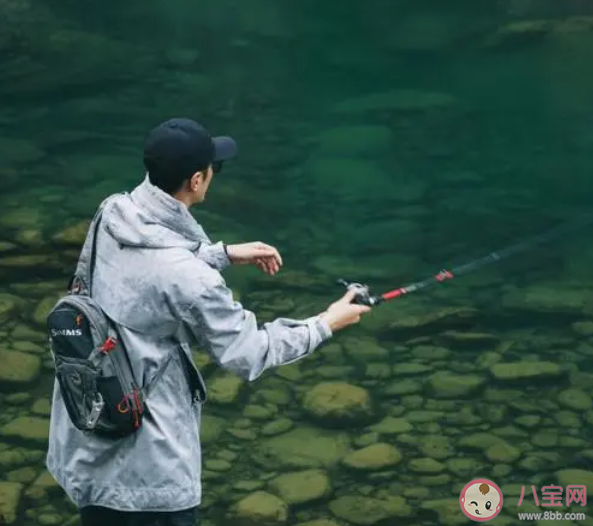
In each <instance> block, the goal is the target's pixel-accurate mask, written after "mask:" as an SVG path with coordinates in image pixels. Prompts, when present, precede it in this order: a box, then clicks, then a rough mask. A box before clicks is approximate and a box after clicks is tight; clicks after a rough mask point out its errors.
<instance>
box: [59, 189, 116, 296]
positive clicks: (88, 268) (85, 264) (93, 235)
mask: <svg viewBox="0 0 593 526" xmlns="http://www.w3.org/2000/svg"><path fill="white" fill-rule="evenodd" d="M121 195H123V194H122V193H120V194H116V195H114V196H111V197H108V198H107V199H105V200H104V201H103V202H102V203H101V205H100V206H99V208H98V210H97V212H96V213H95V217H93V219H92V221H91V224H90V227H89V234H88V235H87V238H86V240H85V242H84V245H83V247H82V250H81V252H80V257H79V258H78V265H77V267H76V271H75V272H74V275H73V276H72V277H71V278H70V282H69V283H68V290H69V291H70V292H71V293H73V294H79V293H84V294H88V295H89V296H90V295H91V289H92V280H93V273H94V271H95V264H96V262H97V238H98V235H99V227H100V225H101V219H102V216H103V210H104V209H105V206H106V205H107V203H108V202H109V201H111V200H112V198H115V197H118V196H121Z"/></svg>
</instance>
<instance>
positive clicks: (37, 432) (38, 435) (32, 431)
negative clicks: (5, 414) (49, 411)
mask: <svg viewBox="0 0 593 526" xmlns="http://www.w3.org/2000/svg"><path fill="white" fill-rule="evenodd" d="M48 436H49V419H46V418H37V417H28V416H20V417H18V418H15V419H14V420H11V421H10V422H9V423H8V424H6V425H4V426H2V427H0V437H4V438H7V439H13V440H15V439H20V440H23V441H33V442H38V443H40V444H45V442H46V441H47V438H48Z"/></svg>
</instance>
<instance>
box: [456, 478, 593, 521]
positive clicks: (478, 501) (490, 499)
mask: <svg viewBox="0 0 593 526" xmlns="http://www.w3.org/2000/svg"><path fill="white" fill-rule="evenodd" d="M526 493H527V492H526V490H525V486H522V487H521V495H520V496H519V502H518V503H517V506H518V507H520V506H521V504H523V501H524V500H525V494H526ZM531 494H532V495H533V501H534V504H535V505H536V506H537V507H538V508H539V507H555V508H558V507H562V506H570V505H571V504H572V505H575V504H580V505H581V507H583V506H585V505H586V504H587V487H586V486H584V485H582V484H569V485H568V486H566V488H563V487H562V486H555V485H553V484H550V485H549V486H543V487H542V488H541V499H540V495H539V494H538V490H537V489H536V487H535V486H531ZM502 504H503V496H502V491H501V490H500V488H499V487H498V486H497V485H496V484H495V483H494V482H492V481H491V480H488V479H474V480H472V481H470V482H468V483H467V484H466V485H465V486H464V488H463V489H462V490H461V493H460V495H459V505H460V506H461V511H462V512H463V513H464V515H465V516H466V517H468V518H470V519H471V520H473V521H476V522H485V521H489V520H491V519H493V518H494V517H496V516H497V515H498V514H499V513H500V511H501V510H502ZM517 516H518V518H519V520H525V521H540V520H548V521H554V520H556V521H567V520H570V521H582V520H585V518H586V516H585V514H584V513H572V512H562V511H551V510H550V511H542V512H539V513H538V512H535V513H534V512H530V513H527V512H526V513H518V514H517Z"/></svg>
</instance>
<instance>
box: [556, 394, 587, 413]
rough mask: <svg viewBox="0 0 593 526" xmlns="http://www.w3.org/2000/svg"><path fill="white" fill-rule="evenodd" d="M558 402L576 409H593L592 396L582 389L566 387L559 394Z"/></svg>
mask: <svg viewBox="0 0 593 526" xmlns="http://www.w3.org/2000/svg"><path fill="white" fill-rule="evenodd" d="M558 403H559V404H560V405H562V406H564V407H568V408H569V409H573V410H575V411H587V410H589V409H591V405H592V400H591V397H590V396H589V395H588V394H587V393H585V392H584V391H583V390H581V389H566V390H565V391H562V392H561V393H559V394H558Z"/></svg>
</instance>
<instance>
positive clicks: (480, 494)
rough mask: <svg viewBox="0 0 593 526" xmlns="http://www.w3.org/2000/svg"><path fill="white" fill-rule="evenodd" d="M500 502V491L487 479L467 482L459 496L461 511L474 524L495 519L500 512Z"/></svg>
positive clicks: (501, 499) (501, 500)
mask: <svg viewBox="0 0 593 526" xmlns="http://www.w3.org/2000/svg"><path fill="white" fill-rule="evenodd" d="M502 502H503V498H502V491H500V488H499V487H498V486H497V485H496V484H495V483H494V482H492V481H491V480H488V479H475V480H472V481H470V482H468V483H467V484H466V485H465V486H464V488H463V489H462V490H461V493H460V494H459V505H460V506H461V511H462V512H463V513H464V515H465V516H466V517H468V518H470V519H471V520H473V521H476V522H485V521H489V520H491V519H493V518H494V517H496V516H497V515H498V514H499V513H500V510H502Z"/></svg>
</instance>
